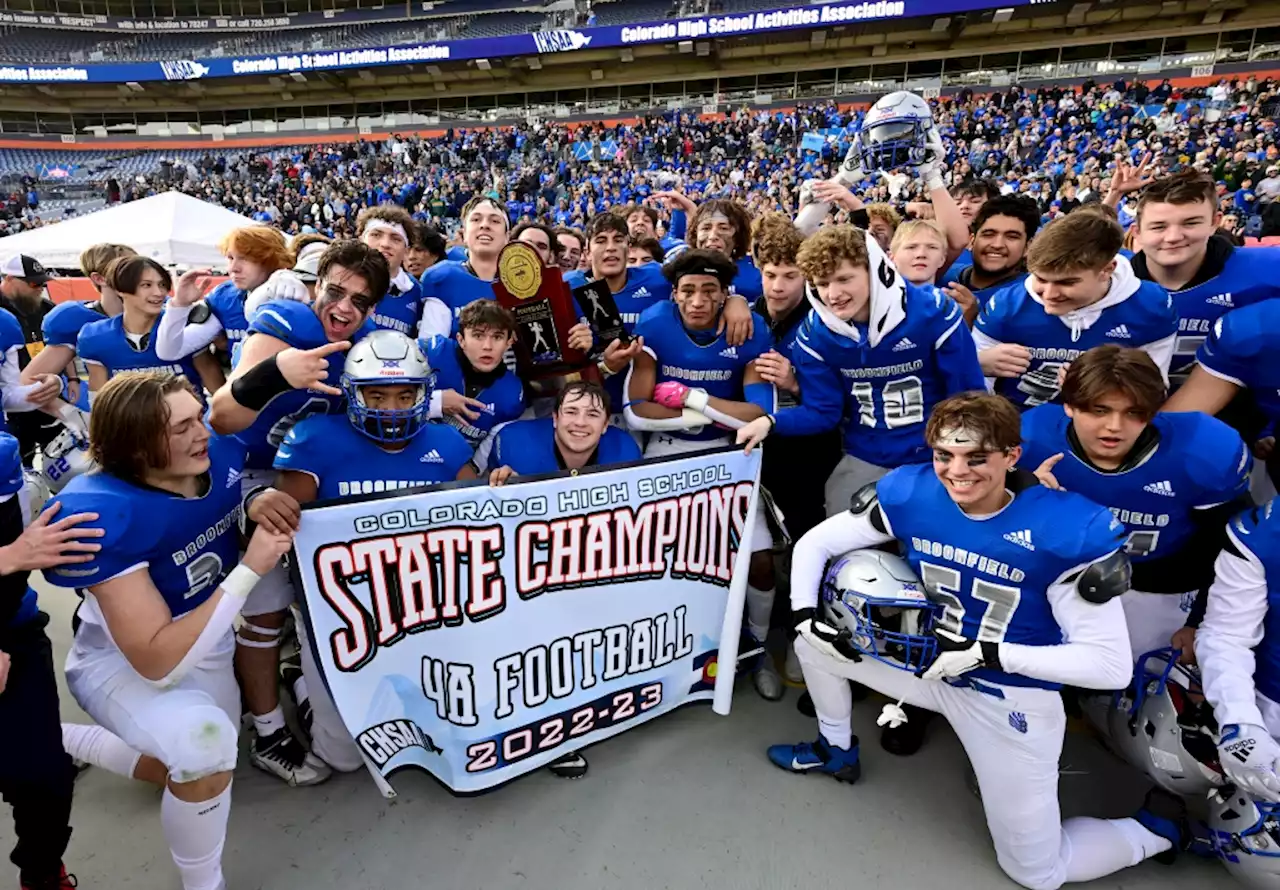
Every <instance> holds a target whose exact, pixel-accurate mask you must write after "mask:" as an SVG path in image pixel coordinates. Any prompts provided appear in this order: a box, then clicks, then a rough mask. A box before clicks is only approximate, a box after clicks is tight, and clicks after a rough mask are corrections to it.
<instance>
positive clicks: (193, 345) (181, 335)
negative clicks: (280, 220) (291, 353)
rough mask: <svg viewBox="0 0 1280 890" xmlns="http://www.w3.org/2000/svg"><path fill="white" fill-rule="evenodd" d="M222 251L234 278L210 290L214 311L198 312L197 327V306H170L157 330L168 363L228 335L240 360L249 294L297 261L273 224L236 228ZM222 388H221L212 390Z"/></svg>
mask: <svg viewBox="0 0 1280 890" xmlns="http://www.w3.org/2000/svg"><path fill="white" fill-rule="evenodd" d="M218 251H219V252H220V253H221V254H222V255H223V256H225V257H226V258H227V273H228V274H229V275H230V278H229V279H228V280H227V281H224V282H222V284H219V285H218V286H217V287H215V288H214V289H213V290H212V291H210V292H209V295H208V296H207V297H206V298H205V301H204V302H205V305H207V307H208V310H209V311H208V312H207V313H205V312H203V311H197V312H196V319H195V321H194V323H193V322H192V319H191V318H189V316H190V314H191V313H192V312H193V307H194V306H195V303H194V302H192V303H187V304H185V305H181V304H175V305H172V306H166V307H165V315H164V317H163V318H161V320H160V324H159V326H158V327H157V328H156V332H155V338H156V350H157V354H158V355H159V356H160V358H161V359H162V360H164V361H167V362H172V361H178V360H179V359H181V358H182V357H183V356H186V355H191V354H193V353H195V352H197V351H199V350H202V349H203V348H204V347H205V346H208V345H209V344H210V343H212V342H213V341H214V340H215V339H216V338H217V337H218V335H220V334H225V335H226V338H227V349H228V351H229V352H230V353H231V354H232V356H234V355H235V352H236V349H237V348H238V347H239V345H240V341H242V340H243V339H244V338H245V337H246V336H247V335H248V331H249V321H248V318H247V317H246V316H245V300H246V299H247V298H248V296H249V292H250V291H252V290H254V289H256V288H258V287H261V286H262V285H263V284H265V283H266V281H267V279H268V278H270V277H271V276H272V275H274V274H275V273H276V272H279V271H281V270H288V269H290V268H292V266H293V261H294V256H293V252H292V251H291V250H290V249H289V245H288V244H287V243H286V242H285V239H284V235H283V234H281V233H280V231H279V230H278V229H273V228H271V227H269V226H245V227H243V228H239V229H232V230H231V231H230V232H228V233H227V235H226V237H224V238H223V239H222V241H220V242H219V243H218ZM201 341H203V342H201ZM216 389H217V387H216V386H215V387H212V388H211V389H210V390H209V391H210V392H213V391H214V390H216Z"/></svg>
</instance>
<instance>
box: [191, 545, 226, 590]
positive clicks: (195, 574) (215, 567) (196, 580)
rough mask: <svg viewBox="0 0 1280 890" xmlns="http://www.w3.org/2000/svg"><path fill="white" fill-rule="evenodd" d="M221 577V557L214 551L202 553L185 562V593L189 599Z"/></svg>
mask: <svg viewBox="0 0 1280 890" xmlns="http://www.w3.org/2000/svg"><path fill="white" fill-rule="evenodd" d="M221 577H222V557H221V556H219V555H218V554H216V553H202V554H200V555H199V556H198V557H196V558H195V559H194V560H193V561H191V562H189V563H187V595H186V599H191V597H193V596H195V595H196V594H197V593H199V592H200V591H202V590H204V589H205V588H206V587H208V586H209V585H211V584H216V583H217V582H218V579H219V578H221Z"/></svg>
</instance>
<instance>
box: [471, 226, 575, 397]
mask: <svg viewBox="0 0 1280 890" xmlns="http://www.w3.org/2000/svg"><path fill="white" fill-rule="evenodd" d="M493 292H494V295H495V296H496V297H497V299H498V302H499V303H500V304H501V305H503V306H505V307H507V308H508V309H510V310H511V313H512V314H513V315H514V316H515V318H516V343H515V350H516V371H517V373H518V374H519V375H520V378H521V379H522V380H524V381H525V383H526V385H527V386H528V387H529V389H530V390H531V391H532V393H533V395H534V396H554V395H555V394H556V393H557V392H558V391H559V390H560V389H561V388H562V387H563V386H564V385H565V384H566V383H572V382H573V381H575V380H595V381H599V379H600V374H599V371H598V370H597V369H596V366H595V363H594V362H593V361H592V360H591V357H590V356H588V355H587V353H585V352H582V351H581V350H577V349H573V348H571V347H570V346H569V329H570V328H572V327H573V326H574V325H575V324H577V323H578V318H577V313H576V312H575V310H574V305H573V295H572V294H571V293H570V291H569V286H568V285H566V284H565V283H564V278H563V277H561V275H560V269H559V268H557V267H550V266H544V265H543V264H542V258H541V257H539V256H538V253H537V251H535V250H534V249H533V248H532V247H530V246H529V245H528V244H522V243H520V242H518V241H517V242H512V243H511V244H508V245H507V246H506V247H504V248H503V249H502V253H500V254H499V255H498V280H497V281H495V282H494V283H493Z"/></svg>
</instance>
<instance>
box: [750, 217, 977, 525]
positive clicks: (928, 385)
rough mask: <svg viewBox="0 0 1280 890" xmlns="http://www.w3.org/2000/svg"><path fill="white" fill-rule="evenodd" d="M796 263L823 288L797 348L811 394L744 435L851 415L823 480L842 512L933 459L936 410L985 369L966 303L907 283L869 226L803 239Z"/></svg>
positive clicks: (821, 427)
mask: <svg viewBox="0 0 1280 890" xmlns="http://www.w3.org/2000/svg"><path fill="white" fill-rule="evenodd" d="M797 263H798V265H799V266H800V269H801V270H802V271H803V273H804V275H805V277H806V278H808V280H809V281H810V282H811V283H812V284H813V285H814V288H815V290H817V294H818V295H817V297H816V298H815V297H814V296H813V295H812V294H811V295H810V297H809V304H810V306H811V307H812V313H811V314H810V321H809V322H808V323H807V324H806V325H805V326H804V327H803V328H802V330H801V333H800V335H799V338H798V340H797V346H798V347H799V349H798V351H795V352H793V358H794V360H795V362H796V368H797V373H798V376H799V385H800V391H801V392H802V393H803V394H804V398H803V399H802V400H801V403H800V404H799V405H798V406H795V407H791V408H784V409H782V410H780V411H779V412H778V413H777V414H775V415H773V416H772V417H766V418H762V419H760V420H757V421H754V422H752V423H749V424H747V425H746V427H745V428H743V429H742V430H741V431H740V432H739V434H738V441H739V442H741V443H752V444H754V443H755V442H759V441H760V440H762V439H763V438H764V437H765V436H767V435H769V433H770V431H771V430H775V429H776V432H777V434H778V435H781V436H801V435H813V434H815V433H819V432H822V431H825V430H830V429H834V428H836V426H837V425H838V424H840V422H841V421H842V420H843V421H845V422H846V424H845V432H844V451H845V454H844V457H842V458H841V460H840V463H839V465H837V467H836V469H835V471H834V472H833V473H832V474H831V476H830V478H829V479H828V480H827V483H826V486H825V494H826V514H827V515H828V516H834V515H836V514H838V513H842V512H844V511H845V510H846V509H847V508H848V504H849V499H850V497H852V496H853V494H854V492H856V491H858V490H860V489H861V488H862V487H863V486H864V485H866V484H867V483H869V482H874V481H875V480H876V479H879V478H880V477H881V476H883V475H884V474H885V473H886V472H888V471H889V469H891V468H893V467H899V466H902V465H904V464H912V463H923V462H925V461H927V460H928V459H929V450H928V448H927V447H926V445H925V441H924V425H925V418H926V417H927V416H928V413H929V411H930V410H932V408H933V406H934V405H936V404H937V403H938V402H940V401H942V400H943V399H944V398H946V397H947V396H950V395H955V394H956V393H960V392H965V391H966V390H970V389H974V388H981V386H982V372H981V369H980V368H979V367H978V359H977V354H976V352H975V350H974V345H973V340H972V339H971V338H970V336H969V330H968V328H967V327H966V326H965V324H964V319H963V317H962V314H961V311H960V308H959V306H957V305H956V304H955V303H953V302H952V301H951V300H949V299H947V297H946V296H945V295H943V294H942V292H941V291H939V290H937V289H936V288H919V287H916V286H915V285H912V284H909V283H908V282H906V281H904V280H903V278H902V276H901V274H900V273H899V272H898V270H897V269H895V268H894V266H893V264H892V263H891V262H889V259H888V257H886V256H885V255H884V253H883V252H882V251H881V250H880V246H879V245H878V244H877V243H876V241H875V239H873V238H871V237H870V236H869V235H868V234H867V233H866V232H864V231H863V230H861V229H857V228H854V227H853V226H828V227H826V228H824V229H822V230H821V231H819V232H818V233H817V234H816V235H812V236H810V237H809V238H808V239H807V240H806V241H805V242H804V244H803V246H802V247H801V248H800V250H799V253H798V255H797ZM850 380H851V381H852V383H849V382H846V381H850Z"/></svg>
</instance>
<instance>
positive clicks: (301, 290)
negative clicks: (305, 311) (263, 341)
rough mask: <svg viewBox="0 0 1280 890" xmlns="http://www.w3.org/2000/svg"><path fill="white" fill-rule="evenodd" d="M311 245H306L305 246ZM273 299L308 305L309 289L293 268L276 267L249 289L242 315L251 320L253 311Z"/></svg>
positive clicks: (309, 302) (309, 298)
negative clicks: (267, 276)
mask: <svg viewBox="0 0 1280 890" xmlns="http://www.w3.org/2000/svg"><path fill="white" fill-rule="evenodd" d="M311 246H312V245H310V244H308V245H307V247H311ZM317 246H321V247H323V246H324V245H317ZM305 249H306V248H303V250H305ZM275 300H295V301H297V302H299V303H306V304H308V305H310V304H311V291H309V290H307V285H306V283H305V282H304V281H303V280H302V279H301V278H299V277H298V275H297V273H296V272H294V271H293V270H291V269H277V270H276V271H274V272H272V273H271V277H270V278H268V279H267V280H266V281H264V282H263V283H262V284H260V285H258V286H257V287H255V288H254V289H253V290H252V291H250V293H249V296H248V298H247V299H246V300H245V301H244V317H245V318H247V319H248V320H249V321H253V316H254V313H256V312H257V311H258V309H259V307H261V306H262V304H263V303H270V302H273V301H275Z"/></svg>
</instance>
